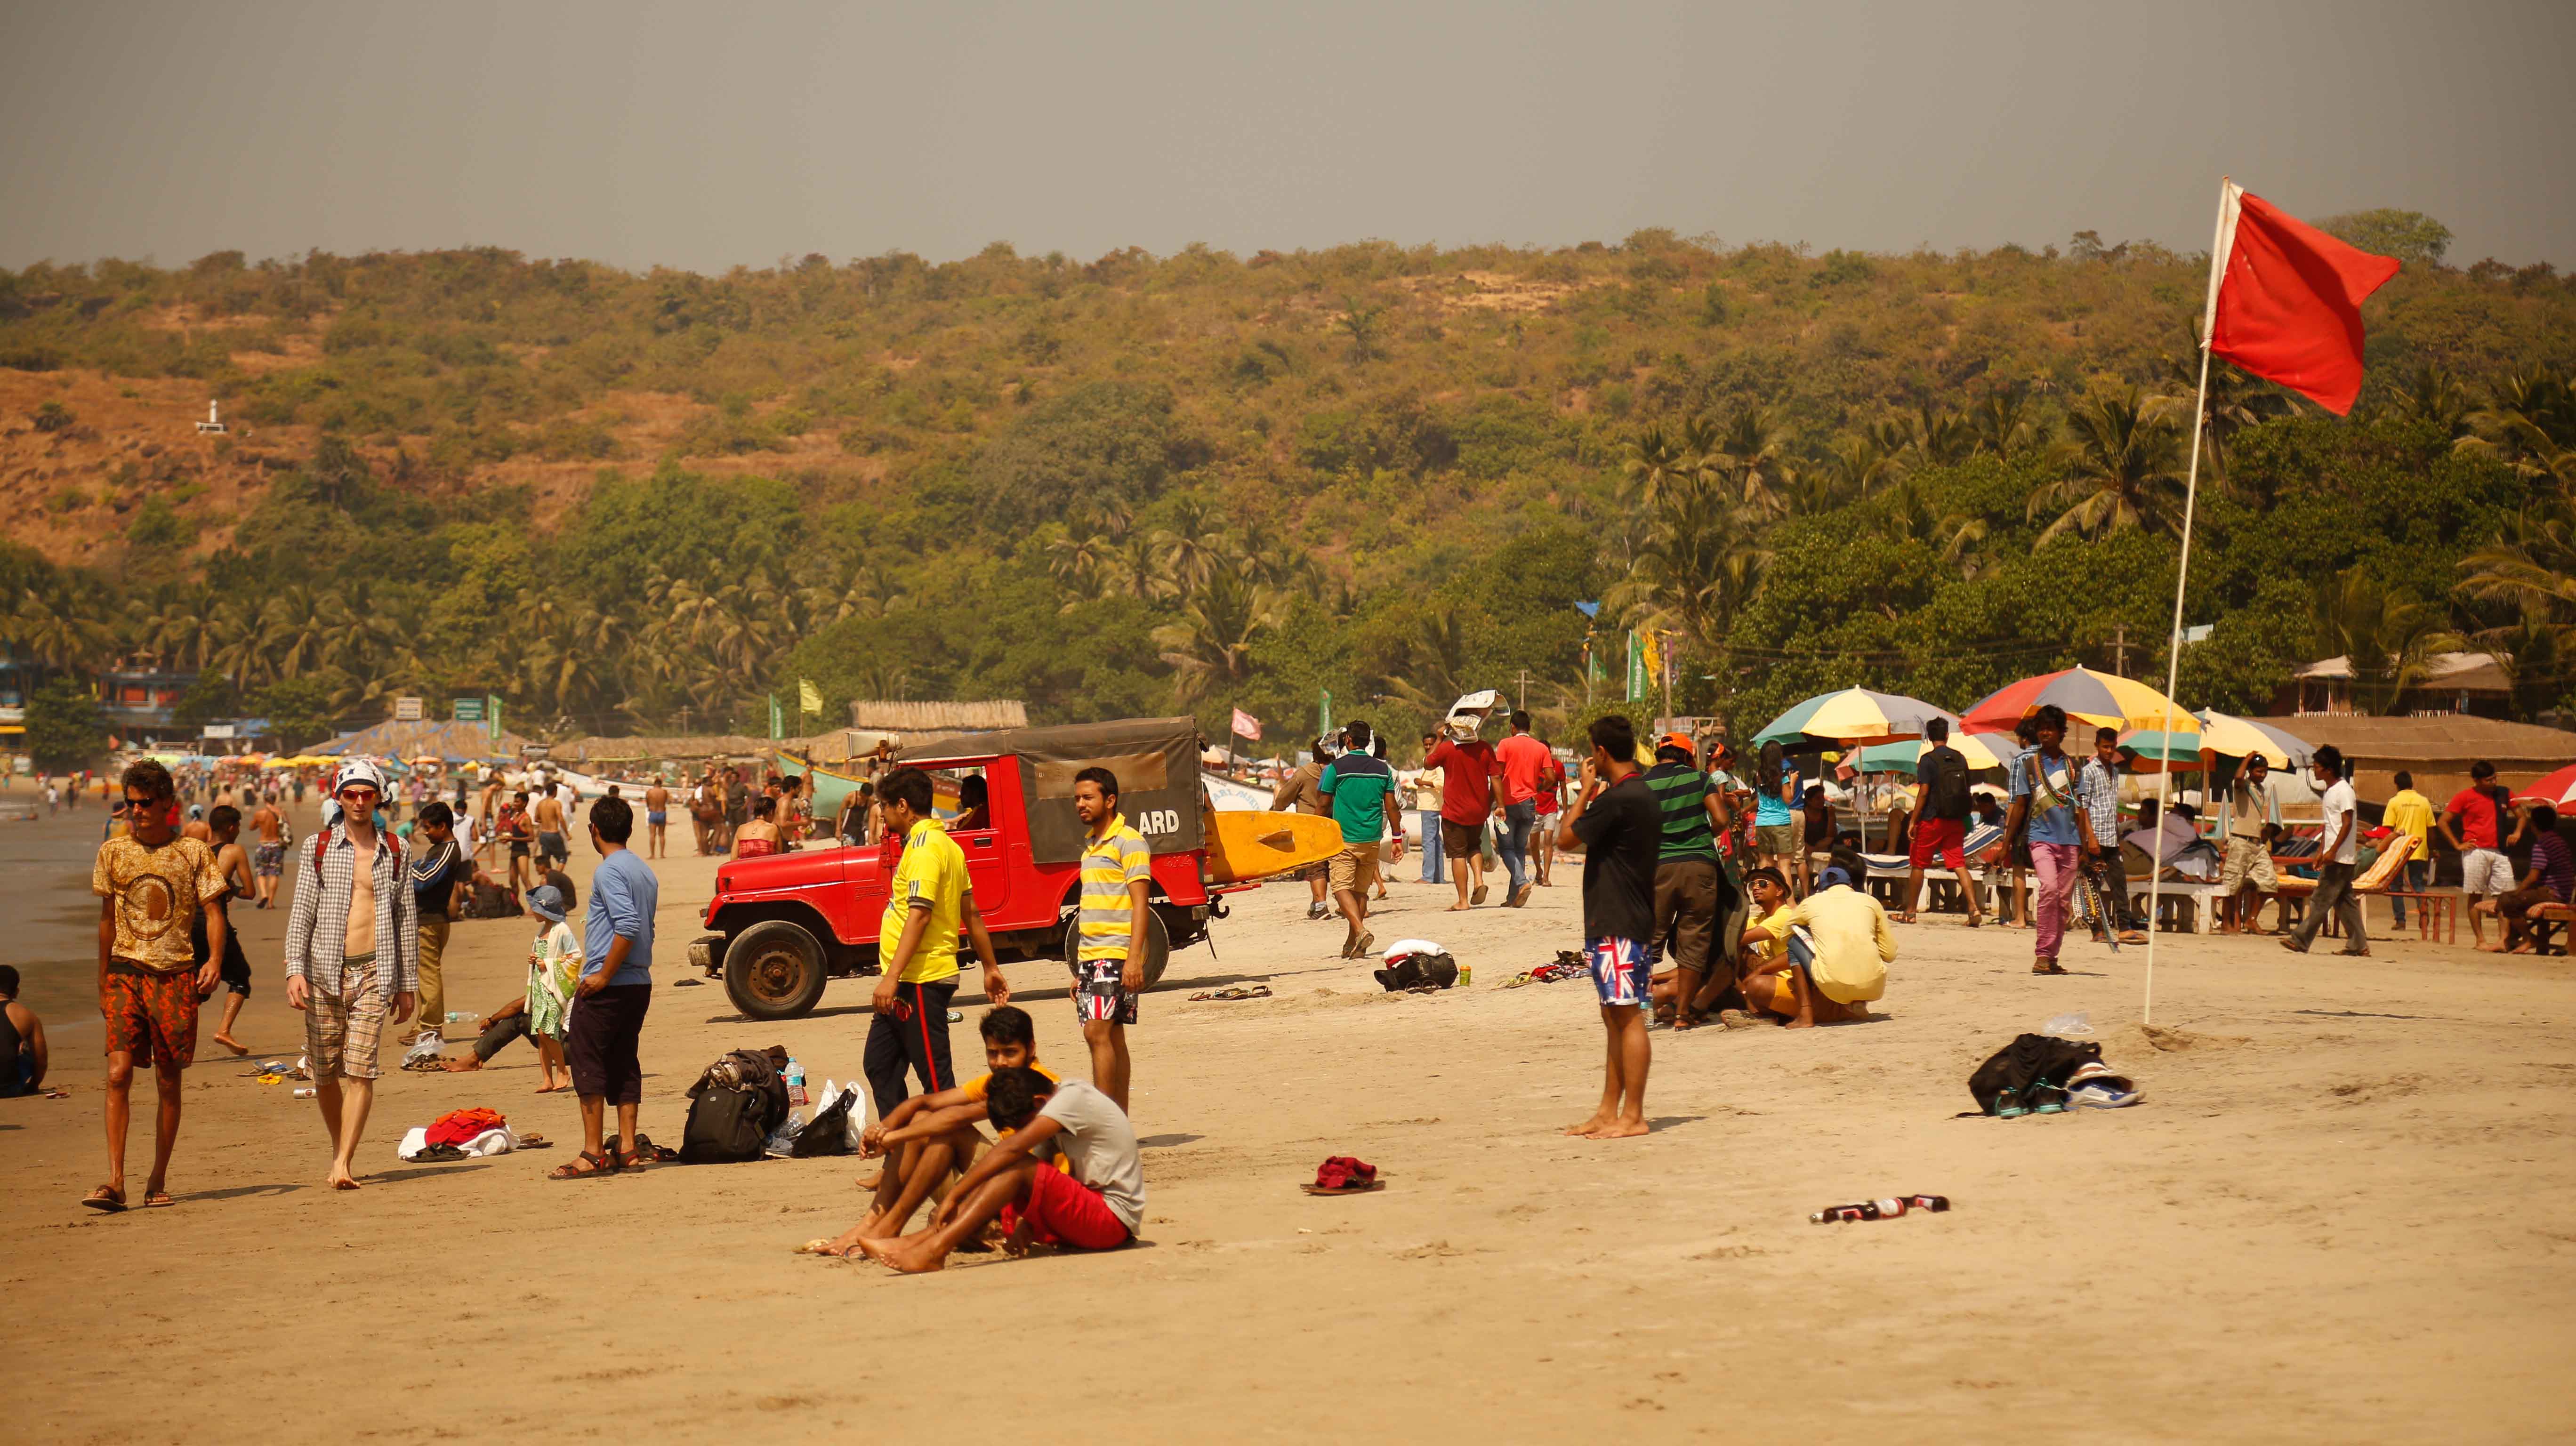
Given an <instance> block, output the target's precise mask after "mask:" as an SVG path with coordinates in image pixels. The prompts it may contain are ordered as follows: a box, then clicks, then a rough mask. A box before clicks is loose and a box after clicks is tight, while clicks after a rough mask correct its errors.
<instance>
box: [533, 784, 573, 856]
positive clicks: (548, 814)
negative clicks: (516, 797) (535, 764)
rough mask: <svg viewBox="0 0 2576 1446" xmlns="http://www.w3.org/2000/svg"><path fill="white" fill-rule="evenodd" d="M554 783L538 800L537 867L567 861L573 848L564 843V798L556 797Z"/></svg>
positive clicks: (549, 785)
mask: <svg viewBox="0 0 2576 1446" xmlns="http://www.w3.org/2000/svg"><path fill="white" fill-rule="evenodd" d="M555 788H556V785H554V784H551V783H549V784H547V785H546V794H545V797H543V798H540V799H538V800H537V809H536V821H537V868H538V870H539V871H540V872H542V871H543V870H544V869H545V868H546V867H547V866H548V865H560V864H564V863H567V862H569V861H570V860H571V858H572V850H571V848H569V847H568V846H566V844H565V843H564V806H563V800H561V799H559V798H557V797H555Z"/></svg>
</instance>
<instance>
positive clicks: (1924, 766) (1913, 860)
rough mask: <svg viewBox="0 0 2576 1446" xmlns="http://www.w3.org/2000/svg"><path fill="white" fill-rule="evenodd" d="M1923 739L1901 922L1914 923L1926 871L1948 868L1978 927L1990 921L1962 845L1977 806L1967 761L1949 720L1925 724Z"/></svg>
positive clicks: (1970, 918)
mask: <svg viewBox="0 0 2576 1446" xmlns="http://www.w3.org/2000/svg"><path fill="white" fill-rule="evenodd" d="M1923 741H1924V742H1926V743H1928V744H1930V745H1931V746H1930V747H1928V748H1926V749H1924V750H1923V756H1922V757H1920V758H1918V759H1916V760H1915V761H1914V777H1915V779H1916V784H1915V789H1914V839H1913V847H1912V849H1911V850H1910V852H1909V853H1908V855H1907V858H1906V863H1907V864H1908V865H1909V867H1908V868H1907V870H1906V873H1905V907H1904V909H1903V910H1901V911H1900V912H1899V913H1898V914H1897V916H1896V922H1898V923H1900V924H1911V923H1913V922H1914V905H1915V903H1916V902H1917V901H1918V900H1919V899H1920V898H1921V897H1922V894H1923V871H1924V870H1925V869H1928V868H1931V867H1932V866H1933V865H1935V864H1946V865H1947V866H1948V867H1949V869H1950V872H1951V873H1952V874H1953V875H1954V876H1956V877H1957V879H1958V880H1959V890H1960V892H1962V893H1964V894H1966V895H1967V896H1968V927H1969V928H1971V929H1974V928H1976V927H1977V926H1979V925H1981V924H1983V923H1984V922H1985V921H1986V911H1985V904H1984V901H1983V900H1981V899H1979V898H1978V897H1977V881H1976V880H1975V879H1974V878H1973V877H1971V876H1970V875H1969V873H1968V855H1967V851H1966V850H1965V849H1964V848H1962V847H1961V846H1960V845H1961V844H1962V843H1963V842H1964V841H1965V840H1966V838H1967V836H1968V815H1969V814H1970V813H1972V812H1974V811H1975V804H1976V800H1975V798H1974V797H1973V796H1972V795H1971V793H1970V792H1969V789H1968V759H1967V756H1966V755H1965V754H1962V753H1961V752H1960V751H1959V750H1958V749H1956V748H1953V747H1951V746H1950V720H1949V719H1947V718H1934V719H1930V720H1928V721H1927V722H1925V723H1924V725H1923Z"/></svg>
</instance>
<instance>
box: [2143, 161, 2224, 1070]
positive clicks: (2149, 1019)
mask: <svg viewBox="0 0 2576 1446" xmlns="http://www.w3.org/2000/svg"><path fill="white" fill-rule="evenodd" d="M2240 194H2242V193H2241V192H2240V191H2238V190H2237V188H2236V185H2235V183H2234V182H2232V181H2230V180H2229V179H2228V178H2227V177H2225V176H2221V177H2219V178H2218V231H2217V234H2216V236H2215V237H2214V238H2212V240H2211V241H2210V245H2209V297H2208V300H2207V302H2206V303H2205V304H2204V305H2203V306H2202V308H2201V315H2200V391H2199V395H2197V396H2196V397H2194V398H2193V400H2192V408H2191V465H2190V467H2189V469H2188V472H2187V475H2186V478H2185V481H2184V483H2183V494H2182V558H2181V561H2180V562H2179V563H2178V564H2177V565H2176V567H2175V568H2174V605H2173V631H2172V633H2171V634H2170V635H2169V636H2167V637H2166V639H2165V702H2166V705H2167V711H2166V713H2165V715H2164V727H2163V728H2161V729H2159V730H2158V731H2159V732H2161V733H2162V734H2163V735H2164V739H2163V744H2164V749H2165V752H2166V753H2167V754H2168V755H2170V754H2171V753H2172V751H2173V713H2172V711H2171V705H2172V703H2173V695H2174V690H2175V689H2176V688H2177V687H2179V686H2180V683H2181V678H2182V602H2183V592H2184V588H2185V585H2186V584H2187V583H2188V581H2189V580H2190V577H2191V524H2192V512H2193V510H2194V508H2195V506H2196V504H2197V503H2198V502H2199V500H2200V437H2201V429H2202V426H2203V424H2204V423H2205V422H2206V421H2207V419H2208V417H2209V333H2210V328H2211V327H2212V326H2213V325H2214V324H2215V323H2216V321H2217V319H2218V287H2219V283H2220V282H2221V281H2222V280H2224V279H2225V277H2226V274H2227V253H2228V250H2229V249H2230V246H2231V244H2232V243H2233V242H2234V241H2235V239H2236V209H2237V206H2236V198H2237V197H2238V196H2239V195H2240ZM2163 762H2164V767H2162V768H2161V769H2158V770H2157V772H2156V834H2157V837H2155V838H2153V839H2150V840H2148V843H2149V845H2150V847H2149V848H2148V850H2147V863H2148V870H2147V987H2146V1003H2145V1005H2144V1007H2143V1008H2142V1010H2141V1011H2140V1016H2139V1022H2140V1023H2142V1024H2153V1023H2155V1022H2156V934H2157V932H2158V931H2157V929H2156V915H2157V914H2158V913H2159V912H2161V911H2162V909H2163V907H2164V877H2165V871H2164V859H2163V853H2164V850H2163V848H2162V847H2161V845H2162V843H2163V841H2164V840H2163V835H2164V828H2165V815H2166V812H2167V811H2168V810H2169V809H2170V808H2171V807H2172V806H2173V805H2172V796H2173V759H2172V758H2171V757H2170V756H2168V757H2167V758H2165V759H2164V760H2163ZM2210 786H2211V785H2210V779H2209V777H2208V774H2207V773H2206V772H2204V773H2203V774H2202V777H2201V787H2200V796H2201V801H2202V802H2203V803H2206V802H2207V801H2208V799H2209V790H2210ZM2218 902H2219V901H2217V900H2215V899H2213V900H2211V901H2210V907H2212V908H2216V907H2217V905H2218Z"/></svg>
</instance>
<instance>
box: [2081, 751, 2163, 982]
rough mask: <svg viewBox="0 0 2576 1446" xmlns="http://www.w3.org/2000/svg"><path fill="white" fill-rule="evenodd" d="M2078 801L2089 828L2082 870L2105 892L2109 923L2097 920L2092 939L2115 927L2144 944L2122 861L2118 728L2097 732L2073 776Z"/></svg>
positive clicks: (2131, 940)
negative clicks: (2090, 750) (2088, 754)
mask: <svg viewBox="0 0 2576 1446" xmlns="http://www.w3.org/2000/svg"><path fill="white" fill-rule="evenodd" d="M2075 797H2076V802H2077V804H2078V805H2079V806H2080V807H2081V808H2082V810H2083V813H2084V822H2085V825H2086V827H2087V828H2088V830H2089V835H2088V837H2087V838H2086V840H2085V849H2084V868H2085V871H2086V872H2087V873H2089V874H2091V875H2092V876H2093V882H2094V884H2095V885H2096V886H2097V887H2098V888H2099V889H2100V890H2101V894H2102V908H2103V912H2105V913H2107V914H2109V915H2110V917H2109V918H2107V919H2097V920H2095V921H2094V925H2093V937H2094V938H2096V939H2099V938H2102V937H2104V932H2103V931H2104V930H2106V929H2116V930H2118V931H2119V934H2120V942H2121V943H2123V944H2143V943H2145V942H2147V936H2146V935H2145V934H2142V933H2140V932H2139V931H2138V923H2139V921H2138V920H2136V919H2135V918H2133V917H2131V915H2130V909H2129V871H2128V866H2127V865H2125V864H2123V863H2121V862H2120V730H2119V729H2117V728H2096V729H2094V730H2093V756H2092V757H2091V758H2088V759H2086V760H2084V768H2083V771H2082V772H2080V773H2078V774H2077V775H2076V776H2075Z"/></svg>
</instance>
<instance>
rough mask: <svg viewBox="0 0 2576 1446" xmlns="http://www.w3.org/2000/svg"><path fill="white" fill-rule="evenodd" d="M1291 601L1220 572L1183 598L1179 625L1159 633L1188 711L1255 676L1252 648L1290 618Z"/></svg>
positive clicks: (1157, 639) (1158, 644)
mask: <svg viewBox="0 0 2576 1446" xmlns="http://www.w3.org/2000/svg"><path fill="white" fill-rule="evenodd" d="M1287 613H1288V608H1287V601H1286V599H1284V598H1282V597H1281V596H1280V595H1279V594H1278V593H1276V592H1274V591H1273V590H1271V589H1270V588H1267V587H1263V586H1261V585H1260V584H1258V583H1255V582H1252V581H1251V580H1249V579H1247V578H1245V577H1243V576H1242V575H1241V574H1239V573H1234V572H1218V573H1216V574H1215V575H1213V576H1212V577H1210V578H1209V579H1208V585H1207V586H1206V587H1205V588H1204V589H1201V590H1200V591H1198V592H1196V593H1192V594H1190V595H1188V596H1187V597H1186V598H1184V599H1183V601H1182V603H1181V610H1180V617H1179V619H1178V620H1177V621H1174V622H1169V623H1165V624H1164V625H1162V626H1161V627H1158V628H1156V629H1154V632H1153V639H1154V646H1156V647H1157V648H1160V649H1162V650H1163V661H1164V662H1167V663H1169V664H1171V665H1172V669H1173V680H1172V684H1173V686H1172V691H1173V695H1174V697H1175V698H1177V699H1178V700H1179V702H1180V704H1181V705H1182V706H1183V707H1188V706H1191V705H1193V704H1195V703H1197V702H1198V701H1199V700H1200V699H1202V698H1205V697H1208V696H1210V695H1211V694H1213V693H1215V692H1217V691H1218V690H1219V689H1222V688H1226V687H1229V686H1232V685H1239V684H1241V683H1243V682H1244V681H1245V680H1247V679H1248V678H1250V677H1251V675H1252V645H1253V643H1254V641H1255V640H1256V639H1258V638H1259V637H1260V636H1261V635H1262V634H1263V633H1265V632H1268V631H1270V630H1271V629H1272V628H1275V627H1277V626H1279V624H1280V623H1281V621H1282V620H1284V619H1285V618H1286V617H1287Z"/></svg>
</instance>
